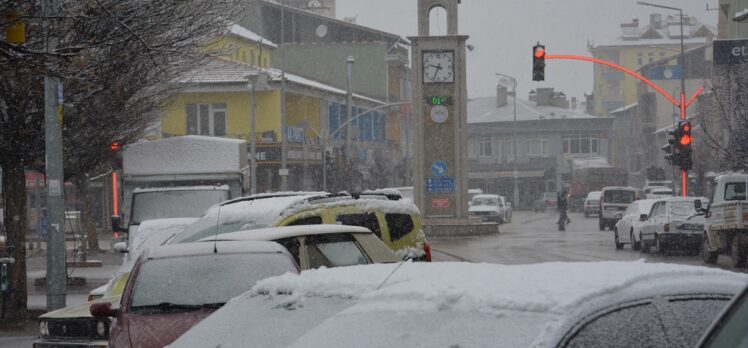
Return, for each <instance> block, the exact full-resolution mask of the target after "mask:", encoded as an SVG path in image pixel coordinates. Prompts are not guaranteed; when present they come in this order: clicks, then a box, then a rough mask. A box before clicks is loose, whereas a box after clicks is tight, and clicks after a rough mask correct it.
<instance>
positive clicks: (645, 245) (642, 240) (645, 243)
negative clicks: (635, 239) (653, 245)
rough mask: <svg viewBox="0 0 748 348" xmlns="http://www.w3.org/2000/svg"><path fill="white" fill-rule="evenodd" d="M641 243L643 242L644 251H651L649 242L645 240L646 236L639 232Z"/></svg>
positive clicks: (646, 252)
mask: <svg viewBox="0 0 748 348" xmlns="http://www.w3.org/2000/svg"><path fill="white" fill-rule="evenodd" d="M639 243H641V247H642V253H644V254H648V253H649V244H648V243H647V242H646V241H645V240H644V237H643V236H642V234H641V233H639Z"/></svg>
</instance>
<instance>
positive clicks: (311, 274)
mask: <svg viewBox="0 0 748 348" xmlns="http://www.w3.org/2000/svg"><path fill="white" fill-rule="evenodd" d="M653 280H656V281H653ZM746 282H748V276H746V275H744V274H740V273H733V272H725V271H722V270H717V269H709V268H703V267H694V266H685V265H673V264H654V263H644V262H587V263H584V262H580V263H570V262H555V263H545V264H533V265H497V264H473V263H459V262H449V263H430V264H426V263H403V264H372V265H363V266H351V267H338V268H328V269H319V270H312V271H305V272H301V274H299V275H295V274H286V275H282V276H278V277H273V278H268V279H264V280H261V281H259V282H258V283H257V285H255V287H254V288H253V289H252V290H250V291H249V292H247V293H245V294H243V295H240V296H238V297H236V298H234V299H233V300H231V302H230V303H229V305H226V306H224V307H223V308H221V309H219V310H218V311H216V312H215V313H213V315H211V316H210V317H208V318H206V319H205V320H203V321H202V322H200V323H199V324H197V325H196V326H194V327H193V328H192V329H190V330H189V331H187V332H186V333H185V334H184V335H182V336H181V337H180V338H178V339H177V340H176V341H174V342H173V343H172V344H171V346H170V347H174V348H192V347H195V348H197V347H263V348H281V347H282V348H301V347H326V348H350V347H357V348H378V347H479V348H480V347H491V348H502V347H511V348H516V347H641V346H643V345H644V346H652V347H689V346H693V345H694V344H696V343H697V342H698V340H699V338H700V336H701V334H703V333H704V332H705V331H706V328H707V327H708V326H709V324H710V323H711V322H712V321H713V320H714V319H715V318H717V316H718V315H719V313H720V311H721V310H722V309H723V308H725V307H726V306H727V305H728V303H729V301H730V299H731V298H732V297H733V296H735V295H736V294H738V293H739V292H740V291H741V290H742V289H743V287H744V286H745V284H746ZM674 333H678V335H677V336H673V335H674ZM561 342H566V343H561ZM646 343H652V344H651V345H649V344H646Z"/></svg>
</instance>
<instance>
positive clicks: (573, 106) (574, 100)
mask: <svg viewBox="0 0 748 348" xmlns="http://www.w3.org/2000/svg"><path fill="white" fill-rule="evenodd" d="M571 109H572V110H576V109H577V97H571Z"/></svg>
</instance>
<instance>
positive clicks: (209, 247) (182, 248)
mask: <svg viewBox="0 0 748 348" xmlns="http://www.w3.org/2000/svg"><path fill="white" fill-rule="evenodd" d="M214 247H215V249H214ZM214 250H218V252H219V253H227V254H231V253H285V254H287V253H288V251H287V250H286V249H285V248H284V247H282V246H281V245H280V244H278V243H275V242H264V241H247V242H221V241H218V242H216V243H215V246H214V243H185V244H170V245H164V246H160V247H157V248H151V249H148V250H146V251H145V252H144V255H143V257H145V258H147V259H163V258H169V257H182V256H196V255H210V254H213V253H214Z"/></svg>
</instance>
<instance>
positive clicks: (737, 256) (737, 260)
mask: <svg viewBox="0 0 748 348" xmlns="http://www.w3.org/2000/svg"><path fill="white" fill-rule="evenodd" d="M744 246H745V239H744V237H743V236H735V237H734V238H733V239H732V245H731V247H732V250H731V253H730V254H731V256H732V257H731V260H732V261H731V262H730V266H732V267H733V268H743V267H745V256H746V255H745V248H744Z"/></svg>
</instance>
